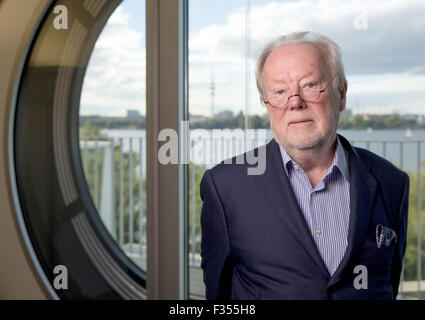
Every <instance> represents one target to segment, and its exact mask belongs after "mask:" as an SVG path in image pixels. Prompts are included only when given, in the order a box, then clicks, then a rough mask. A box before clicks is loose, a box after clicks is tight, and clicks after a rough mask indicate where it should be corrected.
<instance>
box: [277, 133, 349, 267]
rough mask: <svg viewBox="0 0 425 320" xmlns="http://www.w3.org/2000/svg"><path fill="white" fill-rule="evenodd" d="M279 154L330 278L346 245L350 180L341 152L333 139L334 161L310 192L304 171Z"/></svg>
mask: <svg viewBox="0 0 425 320" xmlns="http://www.w3.org/2000/svg"><path fill="white" fill-rule="evenodd" d="M280 152H281V154H282V160H283V164H284V168H285V171H286V174H287V175H288V178H289V181H290V182H291V185H292V189H293V190H294V193H295V196H296V198H297V201H298V204H299V206H300V209H301V212H302V213H303V215H304V218H305V221H306V222H307V225H308V227H309V229H310V231H311V234H312V236H313V239H314V242H315V243H316V246H317V249H318V251H319V253H320V255H321V257H322V259H323V262H324V263H325V265H326V267H327V269H328V271H329V273H330V275H332V274H333V273H334V272H335V271H336V269H337V268H338V265H339V263H340V262H341V260H342V257H343V256H344V253H345V250H346V249H347V245H348V240H347V237H348V223H349V219H350V182H349V181H350V180H349V171H348V165H347V157H346V155H345V152H344V149H343V147H342V145H341V142H340V141H339V138H338V137H337V147H336V151H335V155H334V160H333V162H332V164H331V166H330V167H329V169H328V171H327V173H326V175H325V176H324V177H323V179H322V180H321V181H320V182H319V184H318V185H317V186H316V187H315V188H314V189H313V188H312V186H311V183H310V180H309V179H308V177H307V175H306V173H305V172H304V170H303V169H302V168H301V166H300V165H299V164H298V163H296V162H295V161H294V160H292V159H291V157H290V156H289V155H288V154H287V153H286V151H285V149H284V148H283V147H282V146H280Z"/></svg>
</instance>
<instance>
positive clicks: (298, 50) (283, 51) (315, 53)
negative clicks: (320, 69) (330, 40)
mask: <svg viewBox="0 0 425 320" xmlns="http://www.w3.org/2000/svg"><path fill="white" fill-rule="evenodd" d="M305 57H309V58H311V59H312V60H320V59H321V54H320V50H319V49H318V48H317V47H316V46H314V45H313V44H311V43H308V42H299V43H288V44H284V45H282V46H280V47H278V48H276V49H274V50H273V51H272V52H271V53H270V55H269V56H268V58H267V60H266V64H267V62H276V61H288V62H291V61H292V60H299V59H302V58H305Z"/></svg>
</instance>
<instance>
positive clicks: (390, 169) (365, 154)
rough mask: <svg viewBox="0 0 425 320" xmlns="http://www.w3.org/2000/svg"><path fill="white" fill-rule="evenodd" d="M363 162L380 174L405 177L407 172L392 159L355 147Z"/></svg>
mask: <svg viewBox="0 0 425 320" xmlns="http://www.w3.org/2000/svg"><path fill="white" fill-rule="evenodd" d="M353 149H354V150H355V151H356V152H357V154H358V155H359V156H360V158H361V159H362V160H363V162H364V163H365V164H366V165H367V166H370V167H371V170H372V172H374V173H375V174H378V175H379V176H392V177H393V178H399V179H404V178H405V176H406V173H405V172H404V171H402V170H401V169H399V168H398V167H397V166H395V165H394V164H393V163H392V162H391V161H389V160H387V159H385V158H383V157H381V156H379V155H377V154H376V153H373V152H371V151H369V150H367V149H364V148H360V147H353Z"/></svg>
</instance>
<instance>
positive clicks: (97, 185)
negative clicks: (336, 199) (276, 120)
mask: <svg viewBox="0 0 425 320" xmlns="http://www.w3.org/2000/svg"><path fill="white" fill-rule="evenodd" d="M263 138H264V137H263ZM245 141H246V140H245V136H244V135H242V136H240V135H231V136H228V137H227V138H225V139H223V137H219V138H217V137H208V136H202V135H201V136H199V135H198V136H196V137H194V136H192V134H191V139H190V152H191V154H190V159H191V162H190V164H189V190H188V194H189V199H188V203H189V216H188V218H189V219H188V221H189V229H188V230H189V261H188V263H189V267H190V291H191V294H192V296H193V297H195V298H196V297H203V296H204V286H203V282H202V272H201V270H200V262H201V258H200V241H201V230H200V224H199V221H200V211H201V207H202V201H201V199H200V196H199V183H200V180H201V178H202V175H203V172H204V171H205V170H206V168H209V167H211V166H213V165H214V164H215V163H218V162H220V161H222V160H224V159H226V158H229V157H231V156H233V155H236V154H240V153H242V152H244V150H245V149H247V150H248V149H250V148H252V147H255V146H257V145H261V144H263V143H264V142H265V140H264V139H254V141H251V142H252V144H251V145H247V146H246V145H245ZM351 142H352V143H353V144H354V145H356V146H360V147H363V148H366V149H369V150H371V151H373V152H375V153H377V154H379V155H381V156H383V157H384V158H387V159H388V160H390V161H391V162H393V163H394V164H395V165H396V166H398V167H399V168H401V169H402V170H405V171H406V172H407V173H408V174H409V176H410V181H411V184H410V205H409V227H408V246H407V251H406V255H405V261H404V268H403V272H402V278H401V284H400V295H399V298H401V299H423V298H425V281H424V280H422V278H423V273H424V266H423V264H422V262H423V261H422V260H423V258H424V257H425V251H424V249H423V248H424V247H425V246H424V239H423V236H422V232H423V227H424V226H425V224H424V221H423V217H422V215H423V214H425V205H424V203H423V201H425V199H424V197H423V196H422V194H425V192H424V186H423V183H425V170H424V168H423V167H424V164H425V163H424V158H425V157H424V156H423V153H424V151H425V149H424V144H425V140H407V141H406V140H402V139H400V140H397V141H394V140H393V141H377V140H356V141H351ZM217 146H218V148H217ZM80 148H81V156H82V163H83V166H84V169H85V173H86V179H87V182H88V185H89V189H90V192H91V196H92V198H93V201H94V203H95V205H96V207H97V208H98V211H99V214H100V216H101V218H102V220H103V222H104V224H105V226H106V228H107V229H108V230H109V232H110V233H111V235H112V237H113V238H114V239H115V240H116V241H117V243H118V244H119V245H120V247H121V248H122V250H123V251H124V252H125V253H126V254H127V255H128V256H129V257H130V258H132V259H133V261H134V262H135V263H136V264H138V265H139V266H140V267H141V268H142V269H144V270H146V160H145V154H146V138H145V137H140V136H137V137H136V136H125V137H124V136H123V137H114V138H105V137H91V138H83V139H81V140H80ZM217 155H218V156H217Z"/></svg>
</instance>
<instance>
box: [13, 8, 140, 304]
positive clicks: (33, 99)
mask: <svg viewBox="0 0 425 320" xmlns="http://www.w3.org/2000/svg"><path fill="white" fill-rule="evenodd" d="M129 2H131V1H129ZM133 2H134V1H133ZM137 2H139V5H140V3H142V2H141V1H137ZM124 3H126V1H124V2H123V4H124ZM123 4H121V1H119V0H108V1H106V0H84V1H72V0H62V1H52V2H51V3H50V6H49V8H48V10H47V11H46V16H45V17H44V19H43V21H42V23H41V24H40V27H39V29H38V30H37V32H36V33H35V36H34V39H33V42H32V46H31V49H30V51H29V55H28V57H27V60H26V63H25V67H24V69H23V73H22V75H21V82H20V86H19V91H18V96H17V103H16V109H15V120H14V141H13V147H14V166H15V177H16V187H17V193H18V198H19V207H20V208H19V210H18V211H20V214H22V217H23V220H24V222H25V227H26V229H27V231H28V235H29V238H30V240H31V244H32V246H33V248H34V251H35V253H36V256H37V259H38V261H39V263H40V265H41V267H42V269H43V271H44V273H45V275H46V277H47V279H48V282H49V284H50V285H51V286H52V289H53V290H55V292H56V294H57V296H58V297H59V298H61V299H145V298H146V289H145V288H146V254H145V252H146V248H145V243H146V241H145V236H144V234H145V233H144V230H145V227H144V225H145V223H146V221H145V218H144V217H145V211H144V210H145V195H144V194H145V193H144V174H145V166H144V162H143V156H144V154H145V153H144V150H145V141H144V138H143V135H142V134H139V135H136V137H133V136H128V135H127V136H125V135H123V136H118V135H117V133H116V132H113V130H112V129H113V128H110V127H106V126H105V125H104V128H100V127H99V126H98V125H99V122H101V121H104V122H105V121H106V122H107V119H106V120H105V118H108V117H109V118H113V119H115V120H114V121H115V123H118V122H119V121H120V118H131V119H130V122H131V121H133V122H131V124H134V123H136V124H138V123H139V122H140V123H142V122H143V117H142V116H141V115H139V116H138V117H134V118H132V117H131V115H132V112H131V111H132V110H133V109H132V107H131V105H130V107H129V108H128V109H129V110H128V111H129V112H130V113H128V112H127V114H126V115H125V116H120V115H117V116H115V118H114V115H111V114H108V117H106V116H105V117H102V115H101V116H98V117H96V116H93V115H90V114H84V112H83V111H84V110H86V111H87V110H90V108H96V107H99V106H102V102H101V101H102V99H99V95H100V92H102V90H101V89H100V86H101V82H102V80H105V79H108V77H110V78H111V83H112V85H115V86H118V89H119V85H120V83H122V82H120V81H121V80H122V79H117V78H116V75H117V74H121V73H115V74H114V72H116V71H114V70H116V69H114V67H115V68H130V67H131V66H128V65H126V64H125V63H116V62H114V61H115V60H114V59H117V60H116V61H117V62H120V57H119V56H116V57H115V58H114V57H111V56H110V55H109V56H108V55H106V56H105V55H103V54H104V53H105V52H106V51H107V49H108V46H111V43H109V44H108V43H107V41H108V37H104V38H102V37H103V36H104V35H105V32H106V31H107V28H108V25H110V23H112V24H113V23H115V24H116V25H115V28H110V29H111V32H112V33H113V32H119V27H120V26H121V27H122V26H123V25H125V24H123V23H122V21H121V20H120V18H122V14H121V15H116V13H117V12H118V13H119V9H120V8H121V7H122V6H123ZM65 13H66V15H63V16H61V14H65ZM139 16H140V15H139ZM114 21H115V22H114ZM120 21H121V22H120ZM120 23H121V25H120ZM117 25H118V27H117ZM99 39H103V40H104V41H103V43H102V42H99V41H100V40H99ZM109 39H110V38H109ZM99 43H100V44H99ZM112 46H113V44H112ZM98 48H99V50H100V51H99V52H98V53H96V52H97V51H96V50H98ZM130 49H131V48H130ZM105 50H106V51H105ZM122 50H126V48H125V47H124V48H122ZM117 52H118V54H119V50H117ZM130 56H131V54H130ZM140 58H141V59H142V60H143V59H144V56H143V55H141V56H140V57H138V60H140ZM102 59H103V62H104V64H101V63H99V61H102ZM105 62H106V63H107V64H105ZM121 62H123V61H122V59H121ZM126 62H128V61H126ZM108 64H109V65H110V67H111V68H110V69H107V70H105V69H102V66H105V65H108ZM136 71H137V70H136ZM123 74H125V72H124V73H123ZM96 81H98V82H100V84H99V83H98V82H96ZM114 81H115V82H114ZM133 82H134V81H133ZM135 82H136V83H137V81H135ZM111 83H105V82H104V84H105V86H104V88H106V89H105V91H104V93H103V98H104V99H103V101H106V102H105V103H106V104H107V103H109V102H110V101H111V100H110V99H112V98H110V97H111V90H109V89H108V86H107V85H110V84H111ZM109 87H111V86H109ZM87 90H88V91H87ZM140 90H141V91H143V90H142V88H140ZM118 91H119V90H118ZM96 94H97V97H98V99H97V100H96ZM112 95H113V92H112ZM127 96H128V95H127ZM108 97H109V98H110V99H109V100H108ZM137 99H143V96H142V97H138V98H137ZM118 100H119V99H118ZM99 101H100V102H99ZM127 102H128V101H127ZM96 104H98V105H96ZM118 107H119V106H118ZM140 107H143V106H140ZM84 108H86V109H84ZM92 110H95V109H92ZM97 110H100V109H97ZM133 114H134V113H133ZM102 119H103V120H102ZM96 121H97V122H96ZM137 121H139V122H137ZM112 123H114V122H113V121H112ZM109 125H111V121H110V122H109ZM140 125H142V124H140ZM96 128H97V129H96ZM99 128H100V129H99ZM105 128H106V129H107V130H105ZM98 129H99V130H98ZM108 130H109V131H108ZM61 270H62V271H63V270H66V275H67V278H66V283H64V282H63V281H62V282H60V281H57V280H58V279H57V276H58V274H59V273H60V271H61Z"/></svg>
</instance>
